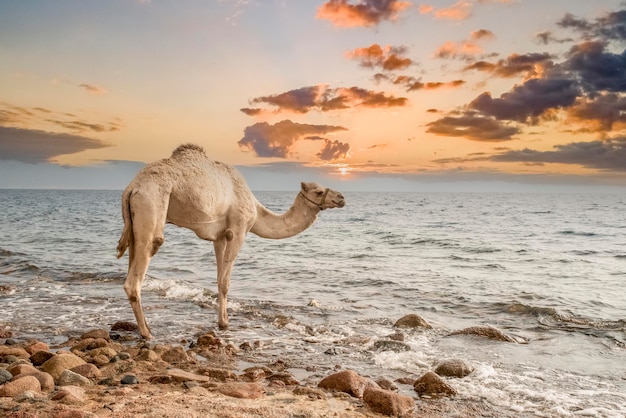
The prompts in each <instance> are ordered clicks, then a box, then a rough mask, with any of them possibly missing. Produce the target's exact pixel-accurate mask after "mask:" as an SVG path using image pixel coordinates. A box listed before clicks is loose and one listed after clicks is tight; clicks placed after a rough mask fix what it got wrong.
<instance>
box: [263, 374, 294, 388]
mask: <svg viewBox="0 0 626 418" xmlns="http://www.w3.org/2000/svg"><path fill="white" fill-rule="evenodd" d="M267 379H268V380H269V381H270V382H271V383H273V382H283V383H284V384H285V385H288V386H294V385H299V384H300V382H298V380H297V379H296V378H295V377H293V375H292V374H291V373H285V372H282V373H274V374H272V375H271V376H270V377H268V378H267Z"/></svg>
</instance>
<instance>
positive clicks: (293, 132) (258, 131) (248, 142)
mask: <svg viewBox="0 0 626 418" xmlns="http://www.w3.org/2000/svg"><path fill="white" fill-rule="evenodd" d="M345 130H346V128H344V127H341V126H332V125H309V124H301V123H294V122H292V121H290V120H283V121H281V122H278V123H276V124H274V125H270V124H269V123H267V122H260V123H255V124H254V125H252V126H248V127H247V128H246V129H245V131H244V136H243V138H241V140H239V142H238V144H239V146H240V147H242V148H244V149H249V150H253V151H254V152H255V153H256V155H257V156H259V157H279V158H286V157H287V155H288V154H289V152H290V151H291V148H292V146H293V145H294V144H295V143H296V142H297V141H299V140H302V139H307V138H311V137H313V139H316V140H317V139H318V136H319V135H325V134H328V133H332V132H339V131H345ZM325 146H326V145H325Z"/></svg>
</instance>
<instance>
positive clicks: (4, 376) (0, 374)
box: [0, 369, 13, 385]
mask: <svg viewBox="0 0 626 418" xmlns="http://www.w3.org/2000/svg"><path fill="white" fill-rule="evenodd" d="M11 379H13V375H12V374H11V373H10V372H9V371H8V370H5V369H0V385H1V384H3V383H6V382H10V381H11Z"/></svg>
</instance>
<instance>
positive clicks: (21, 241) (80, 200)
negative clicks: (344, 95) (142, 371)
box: [0, 190, 626, 417]
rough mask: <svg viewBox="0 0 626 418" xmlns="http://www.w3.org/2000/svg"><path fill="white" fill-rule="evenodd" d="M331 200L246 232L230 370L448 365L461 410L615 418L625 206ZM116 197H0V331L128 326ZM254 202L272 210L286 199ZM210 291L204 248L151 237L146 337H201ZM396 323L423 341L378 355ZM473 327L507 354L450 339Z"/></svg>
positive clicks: (621, 411) (180, 236)
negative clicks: (294, 220) (242, 347)
mask: <svg viewBox="0 0 626 418" xmlns="http://www.w3.org/2000/svg"><path fill="white" fill-rule="evenodd" d="M344 194H345V195H346V199H347V205H346V207H344V208H342V209H332V210H327V211H324V212H322V213H320V215H319V217H318V220H317V221H316V223H315V224H314V225H313V226H312V227H311V228H310V229H308V230H307V231H304V232H303V233H301V234H300V235H297V236H295V237H292V238H289V239H284V240H267V239H261V238H259V237H256V236H254V235H253V234H249V235H248V237H247V240H246V243H245V244H244V247H243V248H242V250H241V252H240V254H239V256H238V258H237V261H236V264H235V267H234V269H233V274H232V280H231V285H230V292H229V316H230V329H229V330H228V331H217V332H218V333H219V335H220V337H222V338H224V339H226V340H228V341H230V342H232V343H233V344H235V345H239V344H241V343H243V342H254V343H255V344H256V345H255V346H256V347H257V349H256V350H255V351H254V352H253V353H252V354H250V355H248V357H247V358H246V361H258V362H260V363H262V362H268V361H272V360H275V359H283V360H285V361H286V362H287V363H289V364H290V365H291V366H292V367H293V371H294V373H298V371H300V373H301V376H300V377H302V378H306V377H307V376H308V377H311V376H310V375H311V372H310V371H312V370H313V371H317V372H318V373H319V375H322V376H323V375H328V374H329V371H330V370H332V369H333V368H334V367H335V366H336V365H341V366H342V367H344V368H351V369H355V370H357V371H359V372H360V373H362V374H364V375H367V376H372V377H380V376H386V377H388V378H390V379H394V378H397V377H403V376H411V377H418V376H419V375H421V374H422V373H424V372H425V371H427V370H431V369H432V368H433V367H434V365H436V364H437V363H438V362H439V361H440V360H442V359H445V358H461V359H464V360H466V361H468V362H469V363H471V364H472V365H473V366H474V367H475V371H474V372H473V373H472V374H470V375H469V376H468V377H466V378H464V379H454V380H453V381H451V382H450V383H451V384H452V385H453V386H454V387H455V388H457V389H458V391H459V393H460V394H461V395H460V396H462V397H464V398H467V399H473V400H479V401H481V402H485V403H487V404H489V405H491V406H493V407H495V408H499V409H500V410H502V411H508V412H510V414H511V416H516V415H521V416H544V417H561V416H563V417H568V416H593V417H623V416H626V290H625V285H626V195H623V194H602V195H600V194H489V193H475V194H474V193H456V194H453V193H450V194H448V193H407V194H405V193H344ZM120 196H121V192H120V191H55V190H45V191H44V190H0V326H2V327H8V328H10V329H11V330H12V331H13V332H14V334H15V335H16V336H18V337H19V338H41V339H48V340H50V339H54V338H59V339H61V340H64V339H65V338H67V336H68V335H75V334H79V333H81V332H84V331H86V330H88V329H92V328H98V327H107V326H110V325H111V324H113V323H115V322H117V321H121V320H130V321H134V317H133V314H132V310H131V309H130V304H129V303H128V301H127V298H126V295H125V293H124V291H123V288H122V285H123V282H124V279H125V276H126V269H127V263H128V256H127V255H126V256H125V257H123V258H122V259H120V260H118V259H116V257H115V248H116V245H117V240H118V239H119V235H120V232H121V230H122V225H123V222H122V218H121V209H120ZM256 196H257V198H258V199H259V201H260V202H262V203H263V204H264V205H265V206H266V207H268V208H269V209H271V210H273V211H275V212H279V213H281V212H284V211H285V210H286V209H287V208H288V207H289V206H290V205H291V203H292V201H293V199H294V197H295V193H282V192H259V193H256ZM215 292H216V266H215V259H214V252H213V246H212V244H211V243H210V242H206V241H202V240H200V239H198V238H197V237H196V236H195V234H194V233H193V232H191V231H189V230H185V229H181V228H177V227H174V226H172V225H167V226H166V228H165V243H164V245H163V246H162V247H161V249H160V250H159V252H158V253H157V255H156V256H155V257H154V258H153V260H152V262H151V265H150V268H149V270H148V276H147V277H146V280H145V282H144V285H143V304H144V310H145V312H146V316H147V320H148V323H149V324H150V326H151V329H152V332H153V334H154V335H155V338H156V340H157V341H159V342H164V343H177V342H179V341H181V340H187V341H191V340H193V339H194V336H195V335H198V333H202V332H206V331H208V330H215V329H216V324H217V316H216V306H217V303H216V295H215ZM411 313H415V314H419V315H420V316H422V317H423V318H424V319H426V320H427V321H428V322H429V323H430V324H431V325H432V326H433V329H432V330H422V331H405V344H406V347H407V348H409V350H407V351H400V352H396V351H386V350H379V349H376V347H377V346H376V345H375V343H376V342H377V341H380V340H385V339H387V337H388V336H389V335H390V334H393V333H394V332H395V330H394V329H393V323H394V322H395V321H396V320H397V319H399V318H400V317H402V316H404V315H406V314H411ZM478 325H491V326H495V327H497V328H499V329H500V330H502V331H503V332H505V333H506V334H508V335H510V336H512V337H513V338H515V339H516V340H517V341H518V343H506V342H496V341H491V340H485V339H481V338H478V337H472V336H450V333H451V332H452V331H455V330H459V329H462V328H465V327H470V326H478ZM307 371H308V372H307ZM413 395H414V396H415V393H413Z"/></svg>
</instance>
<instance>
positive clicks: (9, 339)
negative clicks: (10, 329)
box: [4, 338, 17, 345]
mask: <svg viewBox="0 0 626 418" xmlns="http://www.w3.org/2000/svg"><path fill="white" fill-rule="evenodd" d="M4 344H5V345H17V340H14V339H13V338H7V339H6V340H5V341H4Z"/></svg>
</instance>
